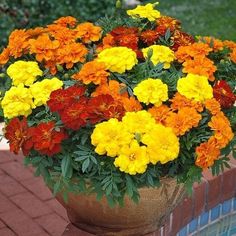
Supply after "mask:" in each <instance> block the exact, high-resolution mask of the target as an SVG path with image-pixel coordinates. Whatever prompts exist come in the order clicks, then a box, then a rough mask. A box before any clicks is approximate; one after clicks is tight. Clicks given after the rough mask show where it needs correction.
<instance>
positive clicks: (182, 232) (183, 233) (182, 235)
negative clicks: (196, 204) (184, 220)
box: [179, 226, 188, 236]
mask: <svg viewBox="0 0 236 236" xmlns="http://www.w3.org/2000/svg"><path fill="white" fill-rule="evenodd" d="M187 235H188V234H187V226H186V227H184V228H183V229H181V230H180V232H179V236H187Z"/></svg>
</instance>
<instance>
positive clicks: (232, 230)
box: [177, 198, 236, 236]
mask: <svg viewBox="0 0 236 236" xmlns="http://www.w3.org/2000/svg"><path fill="white" fill-rule="evenodd" d="M177 236H236V198H233V199H230V200H227V201H225V202H224V203H222V204H219V205H217V206H216V207H214V208H212V209H211V210H210V211H208V212H204V213H202V214H201V215H200V216H199V217H197V218H196V219H194V220H192V221H191V222H190V223H189V224H188V225H186V226H185V227H184V228H182V229H181V230H180V231H179V233H178V234H177Z"/></svg>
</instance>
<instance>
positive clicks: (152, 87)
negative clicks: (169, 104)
mask: <svg viewBox="0 0 236 236" xmlns="http://www.w3.org/2000/svg"><path fill="white" fill-rule="evenodd" d="M134 95H135V96H137V98H138V100H139V101H140V102H143V103H145V104H146V105H148V104H150V103H151V104H154V105H155V106H160V105H161V104H162V102H163V101H166V100H167V99H168V86H167V85H166V84H164V83H163V82H162V81H161V80H160V79H152V78H148V79H145V80H143V81H141V82H140V83H139V84H138V85H137V86H136V87H135V88H134Z"/></svg>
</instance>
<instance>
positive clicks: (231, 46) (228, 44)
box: [223, 40, 236, 50]
mask: <svg viewBox="0 0 236 236" xmlns="http://www.w3.org/2000/svg"><path fill="white" fill-rule="evenodd" d="M223 45H224V46H225V47H227V48H229V49H231V50H234V49H235V48H236V43H235V42H234V41H230V40H225V41H223Z"/></svg>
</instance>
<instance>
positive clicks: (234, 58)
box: [229, 47, 236, 63]
mask: <svg viewBox="0 0 236 236" xmlns="http://www.w3.org/2000/svg"><path fill="white" fill-rule="evenodd" d="M229 56H230V60H231V61H232V62H234V63H236V47H235V48H234V49H233V51H232V52H231V53H230V55H229Z"/></svg>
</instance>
